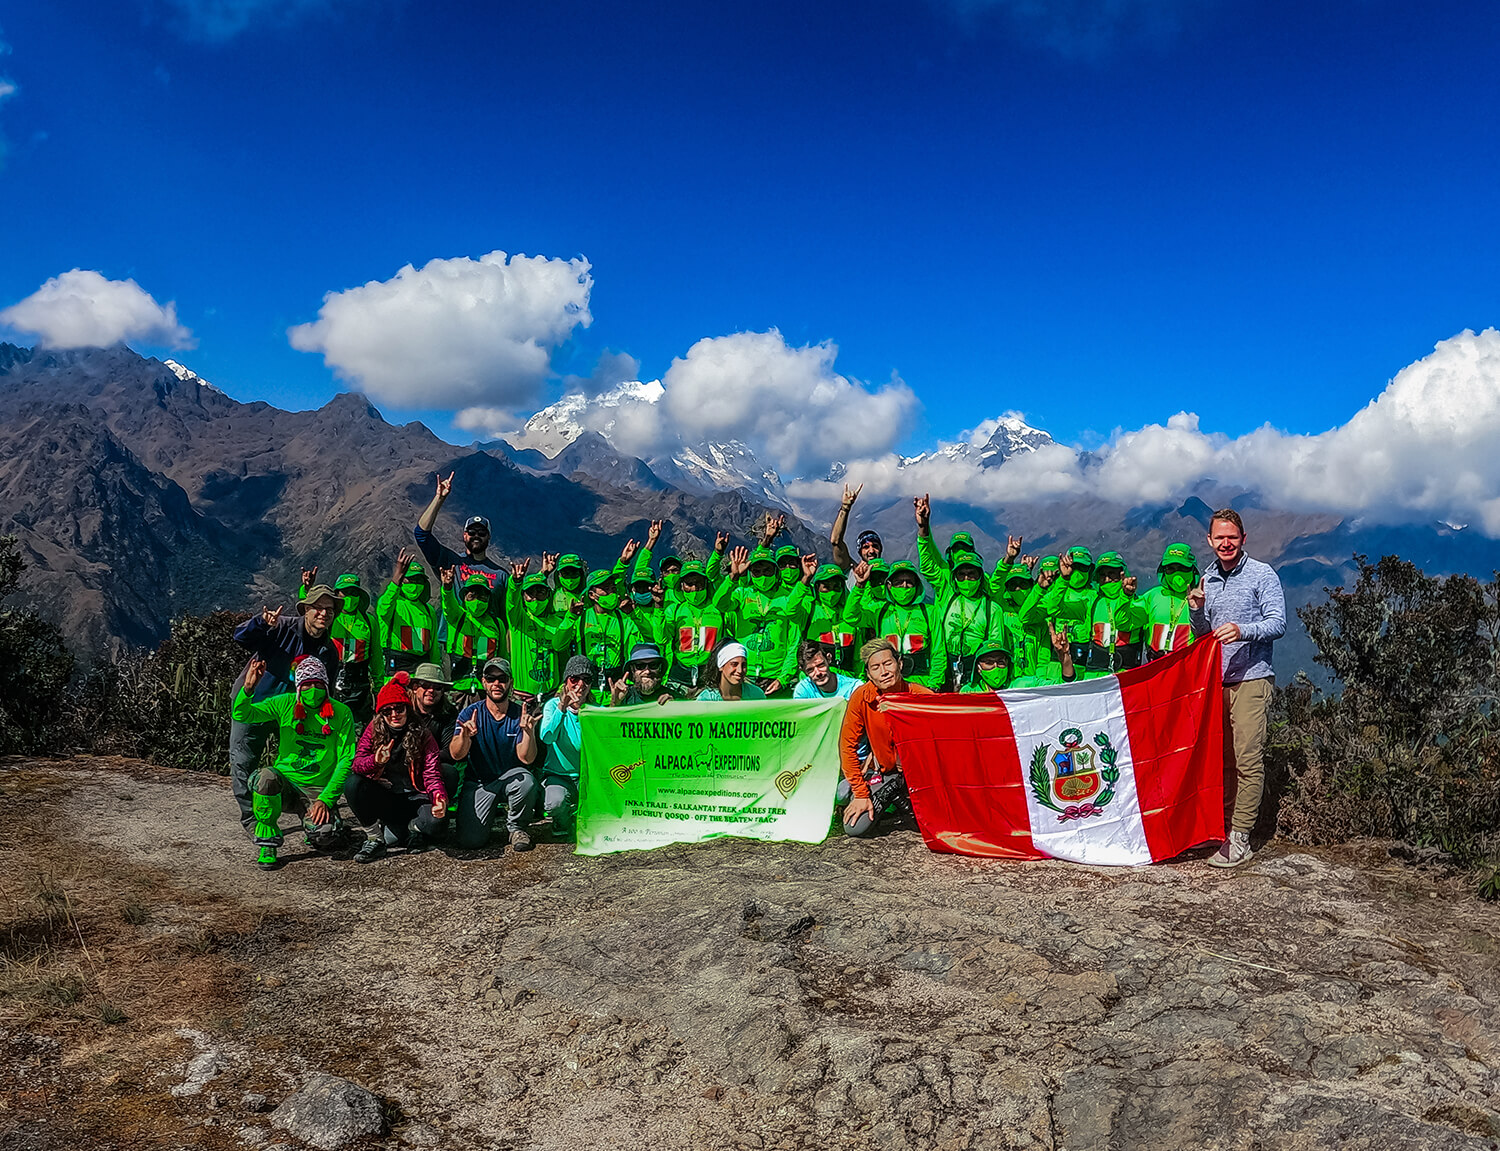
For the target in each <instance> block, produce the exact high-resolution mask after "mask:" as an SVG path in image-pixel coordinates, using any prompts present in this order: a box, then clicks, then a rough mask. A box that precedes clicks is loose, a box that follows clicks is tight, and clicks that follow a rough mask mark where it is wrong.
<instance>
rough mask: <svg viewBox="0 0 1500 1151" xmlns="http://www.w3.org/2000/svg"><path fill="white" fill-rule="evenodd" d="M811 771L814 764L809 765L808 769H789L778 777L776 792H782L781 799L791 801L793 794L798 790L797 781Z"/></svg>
mask: <svg viewBox="0 0 1500 1151" xmlns="http://www.w3.org/2000/svg"><path fill="white" fill-rule="evenodd" d="M811 770H812V764H810V763H809V764H808V765H807V766H806V767H799V768H798V769H797V770H796V771H792V770H790V769H788V770H787V771H783V772H781V773H780V774H779V775H777V777H776V790H777V791H779V792H781V797H782V798H783V799H790V798H791V796H792V792H794V791H796V790H797V781H798V780H799V779H801V778H802V777H803V776H804V775H805V774H807V773H808V772H809V771H811Z"/></svg>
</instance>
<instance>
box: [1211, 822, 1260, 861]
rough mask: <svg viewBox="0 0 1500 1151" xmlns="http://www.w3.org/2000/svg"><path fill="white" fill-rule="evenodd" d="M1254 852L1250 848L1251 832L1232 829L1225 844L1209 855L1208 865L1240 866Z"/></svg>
mask: <svg viewBox="0 0 1500 1151" xmlns="http://www.w3.org/2000/svg"><path fill="white" fill-rule="evenodd" d="M1254 854H1255V852H1253V851H1251V850H1250V833H1249V832H1248V831H1231V832H1230V833H1229V838H1228V839H1226V840H1225V841H1224V846H1222V847H1220V848H1219V850H1218V851H1216V852H1214V854H1212V855H1210V856H1209V857H1208V865H1209V866H1210V867H1238V866H1239V865H1240V864H1242V863H1244V862H1246V861H1247V860H1248V859H1249V858H1250V857H1251V856H1252V855H1254Z"/></svg>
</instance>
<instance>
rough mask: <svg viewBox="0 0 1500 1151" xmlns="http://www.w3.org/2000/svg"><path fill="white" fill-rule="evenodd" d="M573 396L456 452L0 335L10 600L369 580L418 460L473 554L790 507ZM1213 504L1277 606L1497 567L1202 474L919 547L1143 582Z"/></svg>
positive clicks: (83, 618) (367, 423) (155, 605)
mask: <svg viewBox="0 0 1500 1151" xmlns="http://www.w3.org/2000/svg"><path fill="white" fill-rule="evenodd" d="M651 387H652V385H650V384H626V385H621V386H620V388H621V389H627V390H628V389H632V388H634V389H636V390H638V391H639V390H640V389H648V390H649V389H650V388H651ZM617 390H620V389H617ZM620 394H621V395H622V396H623V395H625V392H624V391H621V392H620ZM658 398H659V397H658ZM580 412H581V407H580V406H579V404H577V403H575V402H573V400H572V398H569V399H565V400H564V401H560V402H559V403H558V404H556V405H553V406H552V407H551V408H548V409H544V410H543V411H542V412H538V413H537V415H536V416H534V417H533V418H532V420H531V421H529V422H528V424H527V425H526V429H525V431H524V432H523V433H521V434H519V435H517V436H513V437H511V438H510V441H509V442H507V441H495V442H491V443H484V444H475V445H472V446H470V447H458V446H455V445H453V444H450V443H447V442H446V441H444V440H441V439H439V438H438V437H437V436H436V435H434V434H433V433H432V432H431V431H429V430H428V429H427V428H426V427H424V426H423V425H421V424H419V423H410V424H405V425H399V426H398V425H394V424H391V423H388V422H387V421H386V420H385V419H384V418H383V417H382V416H381V415H380V413H379V412H378V411H376V409H375V408H374V407H373V406H371V404H370V403H369V402H368V401H367V400H366V399H365V398H364V397H363V396H360V395H357V394H353V393H345V394H342V395H339V396H336V397H334V398H333V399H332V400H330V401H329V402H328V403H327V404H325V405H324V406H323V407H321V408H318V409H316V410H314V411H304V412H287V411H282V410H280V409H278V408H276V407H273V406H272V405H270V404H266V403H262V402H256V403H241V402H239V401H237V400H235V399H233V398H231V397H230V396H228V395H226V394H225V393H224V392H222V391H221V390H219V389H218V388H215V387H214V386H213V385H212V384H210V383H208V382H207V381H205V380H203V379H202V378H201V377H199V376H197V375H196V374H195V373H194V372H193V371H192V370H191V368H188V367H185V366H184V365H182V364H179V363H177V362H175V361H165V362H164V361H158V360H154V359H147V358H144V357H142V356H139V355H137V354H135V353H134V352H132V351H130V350H129V349H127V348H124V347H116V348H110V349H91V350H81V351H70V352H46V351H41V350H30V349H25V348H19V347H16V346H14V345H10V344H0V534H13V535H15V536H17V537H18V538H19V540H20V542H21V546H22V549H23V553H24V555H25V558H26V560H27V562H28V565H29V568H28V571H27V573H26V577H25V583H24V585H23V587H24V594H25V596H26V597H27V598H28V599H29V600H30V602H31V604H32V605H33V606H35V607H37V608H38V610H40V611H41V612H42V613H43V614H44V615H45V616H47V617H48V618H51V619H53V620H55V621H57V622H58V623H59V625H60V626H62V628H63V630H64V632H65V634H67V636H68V637H69V639H70V640H71V641H72V642H73V644H74V646H75V648H76V649H77V650H80V651H82V652H84V653H86V654H92V653H99V652H102V651H106V650H109V649H111V648H116V647H119V646H121V645H124V644H137V645H144V644H152V643H155V642H157V641H159V640H160V639H161V638H162V637H163V636H164V635H165V634H166V630H167V627H168V624H169V621H170V620H171V619H172V618H173V616H175V615H180V614H182V613H184V612H194V613H197V612H205V611H208V610H212V609H216V608H250V607H258V606H260V605H261V604H273V603H285V602H289V601H290V598H291V596H293V595H294V594H295V587H296V583H297V579H298V572H299V571H300V569H301V567H302V566H303V565H304V564H310V563H317V564H318V565H319V566H320V568H321V570H322V572H324V573H325V574H337V573H338V572H339V571H343V570H349V569H352V570H357V571H359V572H361V574H362V575H364V576H365V578H366V579H367V580H369V581H370V583H371V584H372V585H375V586H379V585H382V584H383V582H384V580H385V578H386V573H387V572H389V571H390V569H391V566H392V564H393V561H394V559H395V556H396V553H397V551H398V550H399V549H400V548H401V547H403V546H409V544H410V542H411V534H410V529H411V525H412V523H413V522H414V521H415V519H416V516H417V514H418V513H419V511H420V510H421V508H422V507H423V506H424V505H425V504H426V502H427V500H428V499H429V498H430V496H431V492H432V483H433V476H434V474H435V473H436V472H439V471H441V472H443V473H444V474H446V473H447V472H449V471H453V472H455V473H456V477H457V478H456V481H455V486H454V495H453V498H452V499H451V500H450V501H449V503H448V506H447V507H446V508H445V509H444V514H443V516H442V518H441V519H440V521H439V525H438V530H439V535H440V537H441V538H446V539H450V540H452V541H454V542H455V543H456V542H457V540H458V536H459V522H460V521H461V519H462V517H464V516H467V515H469V514H471V513H479V514H484V515H488V516H489V517H490V518H491V520H492V523H493V532H494V547H493V552H494V553H495V554H497V556H503V557H506V558H520V557H524V556H535V555H536V554H537V553H539V552H540V550H541V549H542V547H543V546H546V547H548V548H549V549H560V550H564V551H577V552H579V553H580V554H582V555H583V556H584V557H585V558H586V559H587V560H589V561H590V562H591V563H606V562H612V560H613V559H614V557H615V556H616V555H618V553H619V548H620V546H621V544H622V543H623V541H624V540H625V539H626V538H629V537H631V536H635V537H640V536H642V535H643V534H644V532H645V528H646V525H647V524H648V523H649V521H650V520H651V519H653V518H658V517H659V518H664V519H667V520H669V521H670V523H671V527H670V528H669V535H668V537H667V542H668V543H669V544H670V545H671V546H672V547H674V548H676V549H680V550H684V551H689V552H696V553H698V554H706V552H707V550H708V549H709V547H711V545H712V540H713V535H714V532H715V531H716V530H719V529H721V528H722V529H724V530H728V531H730V532H731V533H732V534H733V536H734V537H735V539H736V541H737V542H746V541H748V540H749V539H750V538H751V537H752V536H753V535H754V534H755V526H756V524H757V523H758V522H759V521H762V520H763V519H764V517H765V515H767V514H768V513H772V512H779V511H785V510H787V509H788V508H789V507H791V506H792V503H793V501H791V500H790V498H789V497H788V494H787V491H786V489H785V488H784V487H783V486H782V483H781V478H780V477H779V476H778V475H777V474H776V472H775V471H774V469H770V468H768V467H765V466H764V465H763V464H762V463H761V462H760V461H759V460H757V459H756V458H755V456H754V453H753V452H752V451H751V450H750V449H749V448H748V447H746V446H745V445H744V444H737V443H732V442H730V443H720V444H696V445H691V446H688V445H683V446H681V447H680V448H679V449H677V450H674V451H673V452H671V453H667V454H664V455H662V456H658V457H655V458H653V459H650V460H642V459H639V458H636V457H634V456H631V455H629V454H627V453H623V452H621V451H619V450H618V449H617V448H616V447H615V446H614V445H613V444H612V443H611V442H610V440H609V438H608V432H609V430H610V429H609V427H608V424H607V422H606V423H605V425H604V427H603V430H599V429H598V428H597V427H585V426H584V424H583V423H582V421H581V420H580V419H579V415H580ZM992 425H993V427H992V430H991V431H990V432H989V435H988V436H987V438H981V437H980V436H973V437H970V438H969V439H968V440H966V441H964V442H962V443H959V444H953V445H945V446H943V447H941V448H939V449H937V450H938V452H947V453H950V454H952V453H962V454H965V455H966V457H967V458H969V459H970V460H972V461H973V462H977V463H979V465H980V466H981V467H984V468H996V467H1003V466H1005V463H1006V461H1007V460H1009V459H1011V458H1014V457H1015V456H1016V455H1017V454H1019V453H1024V452H1028V451H1034V450H1036V449H1037V448H1038V447H1041V446H1043V445H1045V444H1048V443H1051V442H1052V439H1051V437H1050V436H1049V435H1048V434H1047V433H1046V432H1045V431H1042V430H1040V429H1037V428H1032V427H1030V426H1029V425H1027V424H1026V423H1025V422H1024V421H1023V420H1021V419H1020V418H1018V417H1015V416H1005V417H1002V418H1000V419H998V420H996V421H992ZM924 458H925V457H922V456H915V457H911V458H910V459H909V460H907V461H905V463H906V464H907V466H910V465H912V464H915V463H918V462H920V461H921V460H922V459H924ZM837 472H838V469H837V468H835V469H834V474H831V476H830V478H834V479H838V478H841V477H840V476H839V475H838V474H837ZM850 478H851V479H854V478H857V477H850ZM1225 505H1230V506H1234V507H1236V508H1239V509H1241V510H1242V511H1243V512H1244V513H1245V515H1246V518H1247V521H1248V522H1249V525H1250V533H1251V542H1250V546H1251V551H1252V553H1253V554H1255V555H1256V556H1258V557H1260V558H1263V559H1266V560H1267V561H1269V562H1271V563H1274V564H1275V565H1277V567H1278V569H1279V570H1280V572H1281V575H1282V579H1283V582H1284V583H1285V585H1286V588H1287V593H1288V598H1289V601H1290V603H1291V605H1292V606H1293V607H1295V606H1298V605H1301V604H1305V603H1309V602H1312V601H1314V600H1318V599H1320V598H1321V596H1322V595H1323V591H1324V589H1325V588H1326V587H1328V586H1332V585H1336V584H1341V583H1348V582H1349V580H1350V579H1351V576H1352V573H1353V572H1354V570H1355V569H1354V566H1353V562H1352V557H1353V556H1354V555H1355V554H1356V553H1359V554H1367V555H1370V556H1379V555H1383V554H1388V553H1396V554H1399V555H1402V556H1404V557H1406V558H1408V559H1411V560H1413V561H1414V562H1416V563H1417V564H1419V565H1420V566H1422V567H1423V568H1424V569H1425V570H1427V571H1429V572H1434V573H1446V572H1453V571H1469V572H1473V573H1475V574H1478V575H1481V576H1488V574H1489V573H1490V572H1492V571H1494V570H1495V569H1497V568H1500V543H1497V542H1496V541H1493V540H1489V539H1487V538H1485V537H1484V536H1482V535H1479V534H1478V533H1477V532H1475V531H1473V530H1471V529H1462V528H1455V527H1452V526H1450V525H1445V524H1428V525H1408V526H1404V527H1386V526H1380V525H1372V524H1365V523H1361V522H1358V521H1352V520H1345V519H1341V518H1340V517H1338V516H1335V515H1328V514H1321V513H1294V512H1287V511H1282V510H1278V509H1275V508H1270V507H1266V506H1263V501H1261V500H1260V499H1259V498H1258V497H1257V496H1256V494H1255V493H1254V492H1249V491H1245V490H1242V489H1235V488H1228V487H1224V486H1221V485H1214V484H1204V485H1202V486H1201V487H1200V488H1199V489H1197V490H1195V491H1194V492H1193V493H1192V494H1191V495H1190V496H1189V497H1188V498H1186V499H1182V500H1174V501H1170V502H1164V503H1162V504H1160V505H1157V506H1140V507H1127V506H1123V505H1115V504H1109V503H1104V502H1100V501H1097V500H1082V499H1073V500H1064V501H1061V502H1050V503H1024V504H1023V503H1018V504H1015V505H1014V506H1008V507H1004V508H1000V509H993V508H984V507H978V506H964V505H962V504H956V503H953V502H951V501H944V502H940V503H939V504H938V505H937V506H935V508H934V530H935V532H936V533H937V535H938V536H939V537H940V538H941V539H942V540H946V538H947V535H948V534H949V533H951V532H952V531H956V530H959V529H963V530H967V531H970V532H973V533H974V535H975V538H976V540H977V543H978V546H979V548H980V550H981V552H982V554H984V555H985V556H986V558H987V559H989V560H991V561H993V560H994V559H996V558H998V557H999V555H1000V554H1001V553H1002V552H1003V550H1004V541H1005V538H1006V536H1007V535H1009V534H1017V535H1021V536H1023V537H1025V540H1026V545H1025V547H1026V550H1027V551H1028V552H1032V551H1035V552H1039V553H1044V552H1048V551H1056V550H1058V549H1059V548H1061V547H1065V546H1068V545H1069V544H1073V543H1083V544H1085V545H1087V546H1089V547H1091V548H1093V549H1095V550H1096V551H1099V550H1104V549H1106V548H1114V549H1116V550H1118V551H1121V552H1123V553H1124V555H1125V556H1126V558H1127V560H1128V561H1129V562H1130V563H1131V564H1132V566H1133V567H1134V569H1135V570H1136V571H1137V572H1138V573H1139V574H1141V575H1142V576H1143V577H1144V582H1146V583H1149V582H1151V579H1152V575H1153V573H1154V571H1155V567H1156V563H1157V561H1158V559H1159V557H1160V556H1161V552H1162V550H1163V548H1165V547H1166V545H1167V544H1169V543H1172V542H1175V541H1178V540H1186V541H1188V542H1190V543H1192V544H1194V545H1195V546H1198V547H1199V548H1200V551H1201V550H1202V547H1201V545H1202V542H1203V536H1204V532H1205V530H1206V528H1207V524H1208V516H1209V512H1210V510H1211V509H1212V508H1215V507H1222V506H1225ZM796 509H797V511H798V512H800V513H801V517H800V518H798V517H797V516H795V515H794V516H793V517H792V520H791V523H792V528H791V534H792V539H793V540H794V542H796V543H797V544H798V545H799V546H800V547H803V548H804V549H811V548H816V549H817V550H818V551H819V553H820V554H823V555H826V554H827V550H828V548H827V531H826V524H827V522H828V521H829V520H830V519H831V518H832V514H833V512H834V511H835V510H836V505H834V504H832V503H829V502H827V501H824V502H821V503H820V502H818V501H806V500H799V501H797V503H796ZM864 527H874V528H875V529H876V530H878V531H880V532H881V534H882V535H883V537H884V539H885V542H886V555H887V556H888V557H890V558H900V557H903V556H914V554H915V537H916V529H915V523H914V521H913V518H912V513H911V504H910V501H909V499H907V498H905V497H904V496H903V497H901V498H889V497H887V498H884V499H877V498H873V497H869V496H867V497H865V498H864V499H862V500H861V501H860V503H859V504H858V505H857V507H856V513H855V524H854V529H853V530H855V531H857V530H859V529H861V528H864ZM1312 654H1313V653H1312V651H1311V647H1310V644H1309V642H1308V640H1307V637H1306V635H1305V633H1304V632H1302V630H1301V628H1300V627H1297V626H1294V627H1293V629H1292V631H1291V632H1290V633H1289V635H1288V638H1287V640H1286V641H1285V642H1283V643H1282V644H1280V645H1278V669H1279V670H1280V671H1281V672H1283V673H1284V674H1287V675H1290V674H1291V673H1293V672H1295V671H1297V670H1299V669H1303V668H1306V669H1310V670H1315V669H1313V662H1312Z"/></svg>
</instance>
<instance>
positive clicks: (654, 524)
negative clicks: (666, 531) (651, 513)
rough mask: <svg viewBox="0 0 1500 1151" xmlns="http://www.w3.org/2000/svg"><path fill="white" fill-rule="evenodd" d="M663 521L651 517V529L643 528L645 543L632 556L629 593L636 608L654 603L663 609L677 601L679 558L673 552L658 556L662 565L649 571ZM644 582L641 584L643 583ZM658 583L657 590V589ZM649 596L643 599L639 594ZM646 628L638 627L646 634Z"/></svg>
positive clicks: (679, 576)
mask: <svg viewBox="0 0 1500 1151" xmlns="http://www.w3.org/2000/svg"><path fill="white" fill-rule="evenodd" d="M666 523H667V521H666V520H652V521H651V526H650V528H648V529H647V531H646V544H645V546H644V547H642V548H641V550H640V551H639V552H637V553H636V556H635V567H634V568H633V569H632V571H631V573H630V596H631V599H632V600H634V601H635V605H636V607H637V608H641V607H650V606H652V605H653V604H655V605H656V606H657V607H659V608H662V609H664V610H663V611H662V615H663V616H665V614H666V612H665V609H667V608H671V607H672V606H673V605H675V604H676V602H677V581H678V580H679V579H680V578H681V574H682V557H681V556H679V555H677V554H676V553H674V552H668V553H666V554H665V555H663V556H662V557H661V568H660V570H659V571H657V572H656V573H655V574H653V571H652V563H653V562H654V561H655V558H656V550H657V549H656V545H657V541H659V540H660V539H661V532H662V528H664V527H665V526H666ZM642 585H644V586H642ZM658 585H660V588H661V590H660V593H659V594H658V593H657V592H656V590H655V589H656V588H657V586H658ZM643 595H647V596H648V598H645V599H643V598H642V596H643ZM645 632H646V628H645V627H642V628H641V633H642V634H645Z"/></svg>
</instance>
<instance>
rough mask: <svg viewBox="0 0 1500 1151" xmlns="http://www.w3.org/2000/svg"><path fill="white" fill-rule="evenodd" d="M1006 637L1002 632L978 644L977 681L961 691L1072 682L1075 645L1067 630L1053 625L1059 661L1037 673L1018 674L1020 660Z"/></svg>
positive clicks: (976, 656)
mask: <svg viewBox="0 0 1500 1151" xmlns="http://www.w3.org/2000/svg"><path fill="white" fill-rule="evenodd" d="M1006 638H1007V637H1006V635H1005V633H999V634H996V635H992V636H991V637H990V638H989V639H988V640H987V641H986V642H985V643H982V644H980V645H979V651H978V653H977V654H976V655H975V659H974V671H975V679H974V682H973V683H966V684H964V686H963V687H961V688H959V691H960V692H969V693H972V692H979V691H1004V690H1006V689H1007V688H1021V687H1047V686H1049V685H1051V684H1058V683H1072V682H1073V678H1074V672H1073V649H1072V646H1071V645H1070V644H1069V643H1068V637H1067V635H1066V633H1064V632H1060V631H1058V630H1057V629H1056V628H1053V629H1052V650H1053V651H1054V652H1056V653H1057V662H1055V663H1051V664H1047V665H1046V670H1045V671H1044V672H1043V673H1041V674H1038V675H1017V674H1016V668H1017V666H1018V665H1017V661H1016V659H1015V657H1014V656H1013V655H1012V654H1011V651H1010V649H1009V648H1008V647H1006V646H1005V640H1006ZM1023 670H1024V669H1023Z"/></svg>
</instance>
